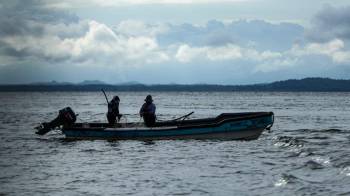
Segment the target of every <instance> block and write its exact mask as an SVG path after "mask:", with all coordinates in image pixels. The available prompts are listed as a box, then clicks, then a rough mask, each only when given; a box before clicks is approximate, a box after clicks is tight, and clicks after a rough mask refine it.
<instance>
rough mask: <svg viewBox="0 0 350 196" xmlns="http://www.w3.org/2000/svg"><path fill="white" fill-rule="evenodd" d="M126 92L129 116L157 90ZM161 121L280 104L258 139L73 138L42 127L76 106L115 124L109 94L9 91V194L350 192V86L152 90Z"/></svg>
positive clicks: (1, 166) (2, 172)
mask: <svg viewBox="0 0 350 196" xmlns="http://www.w3.org/2000/svg"><path fill="white" fill-rule="evenodd" d="M107 94H109V96H110V97H112V96H113V95H118V96H119V97H120V99H121V102H120V111H121V113H124V114H126V115H125V118H123V119H122V121H123V122H139V121H140V118H139V116H138V115H137V113H138V110H139V108H140V106H141V105H142V103H143V100H144V98H145V96H146V95H147V94H148V92H107ZM152 95H153V99H154V102H155V104H156V106H157V114H158V119H160V120H166V119H173V118H176V117H179V116H181V115H184V114H187V113H189V112H191V111H194V112H195V113H194V114H193V115H192V116H191V118H202V117H214V116H216V115H218V114H220V113H223V112H247V111H273V112H274V113H275V124H274V126H273V128H272V130H270V131H265V132H264V133H263V134H262V135H261V137H260V138H259V139H258V140H254V141H215V140H204V141H200V140H174V141H168V140H162V141H132V140H130V141H105V140H95V141H67V140H65V139H64V137H63V135H61V134H60V132H59V131H53V132H50V133H49V134H47V135H45V136H38V135H35V134H34V131H35V130H34V129H33V127H34V126H36V125H38V123H40V122H43V121H49V120H52V119H53V118H55V117H56V115H57V114H58V110H59V109H62V108H64V107H66V106H71V107H72V108H73V109H74V111H75V112H76V113H78V114H79V118H78V121H81V122H91V121H106V118H105V112H106V103H105V102H106V101H105V98H104V97H103V95H102V93H100V92H23V93H21V92H16V93H3V92H2V93H0V195H350V93H311V92H310V93H307V92H305V93H304V92H303V93H278V92H273V93H270V92H263V93H262V92H257V93H256V92H220V93H213V92H193V93H191V92H171V93H169V92H152Z"/></svg>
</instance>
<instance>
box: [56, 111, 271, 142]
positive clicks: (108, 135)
mask: <svg viewBox="0 0 350 196" xmlns="http://www.w3.org/2000/svg"><path fill="white" fill-rule="evenodd" d="M272 123H273V116H264V117H258V118H254V119H249V120H241V121H232V122H223V123H222V124H220V125H218V126H211V127H190V128H186V127H178V128H176V127H175V128H174V127H172V128H166V127H165V128H164V129H162V128H159V127H158V128H141V129H136V128H135V129H134V130H130V128H128V129H127V130H125V128H124V129H123V128H115V129H112V130H108V129H105V130H98V129H85V130H74V129H73V130H70V129H65V130H63V133H64V134H65V135H66V137H67V138H77V139H83V138H89V139H95V138H96V139H98V138H100V139H182V138H183V139H186V138H193V139H215V138H216V139H255V138H257V137H259V135H260V134H261V132H262V131H263V130H264V129H265V128H266V127H268V126H270V125H272Z"/></svg>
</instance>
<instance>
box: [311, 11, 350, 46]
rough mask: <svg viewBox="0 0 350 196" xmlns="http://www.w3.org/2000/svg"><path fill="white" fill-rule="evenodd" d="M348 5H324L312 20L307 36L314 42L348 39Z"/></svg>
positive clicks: (349, 38)
mask: <svg viewBox="0 0 350 196" xmlns="http://www.w3.org/2000/svg"><path fill="white" fill-rule="evenodd" d="M349 24H350V6H344V7H333V6H331V5H326V6H324V7H323V9H322V10H321V11H319V12H318V13H317V14H316V15H315V17H314V18H313V20H312V28H311V29H309V31H308V32H307V37H308V38H309V39H310V40H312V41H315V42H328V41H330V40H333V39H342V40H350V25H349Z"/></svg>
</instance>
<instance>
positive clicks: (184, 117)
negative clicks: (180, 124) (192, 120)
mask: <svg viewBox="0 0 350 196" xmlns="http://www.w3.org/2000/svg"><path fill="white" fill-rule="evenodd" d="M193 113H194V112H193V111H192V112H190V113H188V114H186V115H183V116H181V117H179V118H175V119H174V120H172V121H177V120H180V119H182V118H183V119H186V118H187V117H189V116H191V115H192V114H193Z"/></svg>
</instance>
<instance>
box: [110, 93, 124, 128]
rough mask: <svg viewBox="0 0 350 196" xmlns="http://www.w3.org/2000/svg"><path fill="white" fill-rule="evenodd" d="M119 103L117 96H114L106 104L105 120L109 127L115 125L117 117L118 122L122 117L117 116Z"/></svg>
mask: <svg viewBox="0 0 350 196" xmlns="http://www.w3.org/2000/svg"><path fill="white" fill-rule="evenodd" d="M119 102H120V99H119V97H118V96H114V97H113V99H112V100H111V101H110V102H108V112H107V120H108V123H109V124H110V125H114V124H115V121H116V118H117V117H118V121H119V120H120V118H121V117H122V115H121V114H119Z"/></svg>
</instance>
